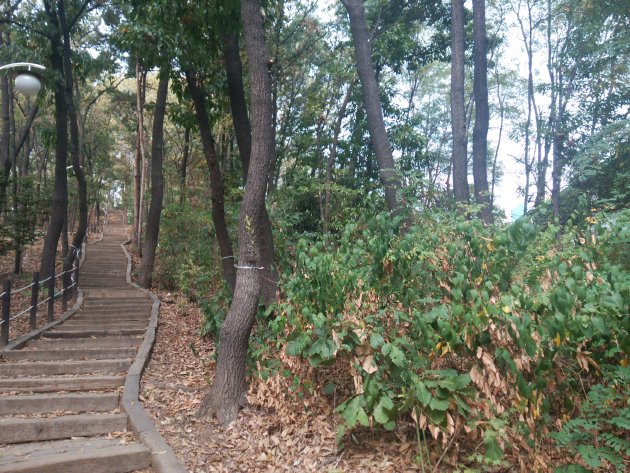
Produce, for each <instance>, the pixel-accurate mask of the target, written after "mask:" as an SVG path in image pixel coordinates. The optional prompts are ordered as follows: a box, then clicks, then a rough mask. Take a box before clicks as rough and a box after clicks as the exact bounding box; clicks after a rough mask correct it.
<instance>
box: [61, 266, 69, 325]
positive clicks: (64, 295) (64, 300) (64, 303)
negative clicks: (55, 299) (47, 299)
mask: <svg viewBox="0 0 630 473" xmlns="http://www.w3.org/2000/svg"><path fill="white" fill-rule="evenodd" d="M68 271H69V270H68V269H65V270H64V271H63V273H62V274H61V313H62V314H65V313H66V311H67V310H68V289H69V287H70V284H68V279H70V273H69V272H68Z"/></svg>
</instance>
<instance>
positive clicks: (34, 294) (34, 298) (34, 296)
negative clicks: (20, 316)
mask: <svg viewBox="0 0 630 473" xmlns="http://www.w3.org/2000/svg"><path fill="white" fill-rule="evenodd" d="M38 301H39V272H38V271H36V272H34V273H33V285H32V286H31V316H30V324H31V330H35V329H36V328H37V302H38Z"/></svg>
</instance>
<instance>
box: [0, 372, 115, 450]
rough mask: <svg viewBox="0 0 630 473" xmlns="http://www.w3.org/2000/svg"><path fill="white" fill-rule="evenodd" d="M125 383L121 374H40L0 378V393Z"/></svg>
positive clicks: (110, 386)
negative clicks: (39, 375)
mask: <svg viewBox="0 0 630 473" xmlns="http://www.w3.org/2000/svg"><path fill="white" fill-rule="evenodd" d="M124 384H125V377H124V376H122V375H109V376H42V377H27V378H14V379H0V393H10V392H15V393H20V392H33V393H53V392H57V391H68V392H74V391H106V390H111V389H117V388H119V387H121V386H123V385H124ZM0 443H2V442H0Z"/></svg>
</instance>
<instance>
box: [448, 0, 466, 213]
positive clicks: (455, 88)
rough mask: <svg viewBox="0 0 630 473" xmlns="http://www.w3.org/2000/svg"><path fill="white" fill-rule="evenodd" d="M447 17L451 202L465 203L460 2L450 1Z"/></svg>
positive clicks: (462, 29)
mask: <svg viewBox="0 0 630 473" xmlns="http://www.w3.org/2000/svg"><path fill="white" fill-rule="evenodd" d="M452 10H453V12H452V16H451V51H452V52H451V55H452V59H451V125H452V128H453V155H452V165H453V194H454V196H455V200H457V201H460V202H468V201H469V199H470V191H469V188H468V150H467V148H468V138H467V136H466V105H465V101H464V77H465V69H464V55H465V51H466V42H465V38H466V36H465V33H464V1H463V0H453V1H452Z"/></svg>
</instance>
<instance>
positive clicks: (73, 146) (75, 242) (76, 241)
mask: <svg viewBox="0 0 630 473" xmlns="http://www.w3.org/2000/svg"><path fill="white" fill-rule="evenodd" d="M57 12H58V15H59V25H60V27H61V33H62V36H63V71H64V79H65V96H66V108H67V110H68V121H69V125H70V157H71V159H72V170H73V171H74V175H75V178H76V180H77V194H78V200H79V224H78V226H77V229H76V231H75V233H74V237H73V239H72V247H73V249H75V250H78V249H79V248H80V247H81V243H82V242H83V237H84V236H85V233H86V231H87V224H88V222H87V219H88V199H87V182H86V180H85V172H84V171H83V167H82V166H81V158H80V156H79V121H78V118H77V111H76V108H75V106H74V77H73V72H72V50H71V45H70V29H69V26H68V22H67V19H66V10H65V4H64V1H63V0H57ZM74 256H75V255H74V251H70V252H68V255H67V256H66V260H65V261H64V266H65V270H67V269H68V268H69V267H70V266H72V264H73V262H74Z"/></svg>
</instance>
